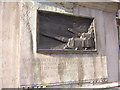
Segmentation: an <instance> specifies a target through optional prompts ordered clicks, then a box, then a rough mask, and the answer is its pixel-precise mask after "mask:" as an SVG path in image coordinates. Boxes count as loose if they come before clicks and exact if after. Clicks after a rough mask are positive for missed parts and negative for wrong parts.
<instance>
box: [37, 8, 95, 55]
mask: <svg viewBox="0 0 120 90" xmlns="http://www.w3.org/2000/svg"><path fill="white" fill-rule="evenodd" d="M93 21H94V19H93V18H87V17H80V16H73V15H68V14H60V13H56V12H50V11H39V10H38V11H37V52H40V53H81V52H85V53H87V52H96V47H95V45H96V44H95V43H96V38H95V28H94V22H93Z"/></svg>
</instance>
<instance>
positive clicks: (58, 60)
mask: <svg viewBox="0 0 120 90" xmlns="http://www.w3.org/2000/svg"><path fill="white" fill-rule="evenodd" d="M37 10H48V11H54V12H60V13H67V14H72V15H76V16H84V17H94V18H95V25H96V34H97V37H96V38H97V51H98V52H97V53H95V54H41V53H37V52H36V32H37V31H36V30H37V29H36V20H37V19H36V15H37ZM0 16H1V17H0V24H1V26H0V29H1V30H2V32H0V33H1V34H0V37H1V38H0V39H1V40H0V41H1V46H0V47H2V52H0V53H1V55H2V56H1V57H2V60H1V61H0V67H1V68H0V69H1V71H2V72H0V83H1V84H0V85H2V86H1V87H19V86H31V85H37V84H38V85H39V84H40V85H43V86H46V85H48V86H49V85H61V84H64V85H66V84H70V83H74V84H75V83H80V85H82V84H83V83H84V82H89V83H91V84H92V85H93V84H94V83H97V82H98V83H100V82H106V80H108V81H109V82H115V81H117V80H118V40H117V28H116V24H115V13H108V12H103V11H101V10H97V9H91V8H86V7H82V6H78V5H76V6H75V7H73V8H70V9H67V8H65V7H62V6H61V5H58V4H55V3H42V4H41V3H35V2H30V3H24V2H22V3H0ZM69 87H71V86H69Z"/></svg>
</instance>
